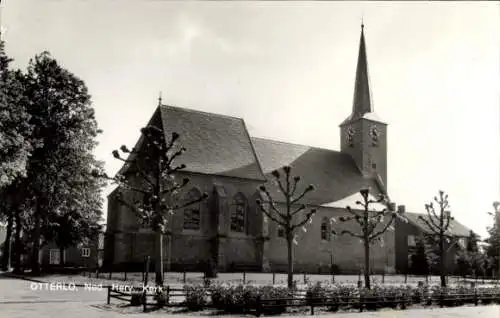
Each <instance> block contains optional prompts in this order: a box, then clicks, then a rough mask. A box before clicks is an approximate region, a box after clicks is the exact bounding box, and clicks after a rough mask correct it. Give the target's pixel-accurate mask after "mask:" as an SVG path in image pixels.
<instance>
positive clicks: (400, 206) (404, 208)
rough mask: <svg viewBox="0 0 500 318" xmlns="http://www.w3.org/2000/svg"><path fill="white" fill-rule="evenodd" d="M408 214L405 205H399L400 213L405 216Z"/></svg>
mask: <svg viewBox="0 0 500 318" xmlns="http://www.w3.org/2000/svg"><path fill="white" fill-rule="evenodd" d="M405 212H406V207H405V206H404V205H398V213H399V214H403V213H405Z"/></svg>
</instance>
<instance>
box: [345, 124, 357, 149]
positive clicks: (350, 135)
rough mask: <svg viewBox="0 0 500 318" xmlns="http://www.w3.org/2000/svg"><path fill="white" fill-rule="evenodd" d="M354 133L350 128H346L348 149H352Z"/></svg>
mask: <svg viewBox="0 0 500 318" xmlns="http://www.w3.org/2000/svg"><path fill="white" fill-rule="evenodd" d="M355 133H356V132H355V131H354V129H353V128H352V127H349V128H347V134H346V139H347V144H348V145H349V147H354V134H355Z"/></svg>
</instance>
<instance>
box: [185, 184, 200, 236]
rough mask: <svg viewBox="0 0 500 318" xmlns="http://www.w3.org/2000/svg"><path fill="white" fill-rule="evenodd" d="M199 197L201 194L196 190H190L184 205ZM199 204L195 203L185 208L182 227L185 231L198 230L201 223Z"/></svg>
mask: <svg viewBox="0 0 500 318" xmlns="http://www.w3.org/2000/svg"><path fill="white" fill-rule="evenodd" d="M200 197H201V192H200V190H198V189H197V188H193V189H191V190H190V191H189V192H188V194H187V196H186V201H185V202H186V203H187V202H191V201H193V200H196V199H198V198H200ZM200 210H201V204H200V203H199V202H198V203H195V204H191V205H189V206H187V207H186V208H185V209H184V225H183V228H184V229H185V230H199V229H200V223H201V222H200V221H201V213H200Z"/></svg>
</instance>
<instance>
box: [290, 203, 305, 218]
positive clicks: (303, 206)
mask: <svg viewBox="0 0 500 318" xmlns="http://www.w3.org/2000/svg"><path fill="white" fill-rule="evenodd" d="M305 208H306V205H305V204H301V205H300V206H299V207H298V208H297V209H296V210H295V211H293V212H292V214H291V215H292V216H294V215H295V214H297V213H299V212H300V211H303V210H305Z"/></svg>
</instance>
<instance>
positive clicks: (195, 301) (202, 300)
mask: <svg viewBox="0 0 500 318" xmlns="http://www.w3.org/2000/svg"><path fill="white" fill-rule="evenodd" d="M184 291H185V293H186V300H185V305H186V308H187V309H188V310H191V311H197V310H201V309H203V308H204V307H205V306H206V305H207V300H206V292H205V288H204V287H203V286H201V285H194V286H187V285H186V286H184Z"/></svg>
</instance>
